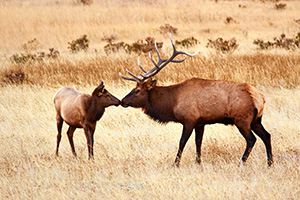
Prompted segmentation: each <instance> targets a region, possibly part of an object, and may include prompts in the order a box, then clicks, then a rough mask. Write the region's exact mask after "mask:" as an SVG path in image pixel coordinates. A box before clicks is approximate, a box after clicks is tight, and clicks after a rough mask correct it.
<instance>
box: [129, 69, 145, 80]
mask: <svg viewBox="0 0 300 200" xmlns="http://www.w3.org/2000/svg"><path fill="white" fill-rule="evenodd" d="M126 71H127V73H128V74H129V75H130V76H132V77H133V78H134V79H136V80H138V81H139V82H142V81H143V78H141V77H138V76H136V75H134V74H133V73H132V72H130V71H129V70H128V69H126Z"/></svg>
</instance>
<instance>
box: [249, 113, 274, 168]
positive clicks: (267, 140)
mask: <svg viewBox="0 0 300 200" xmlns="http://www.w3.org/2000/svg"><path fill="white" fill-rule="evenodd" d="M251 128H252V130H253V131H254V132H255V133H256V134H257V135H258V136H259V137H260V138H261V139H262V141H263V142H264V144H265V146H266V150H267V157H268V165H269V166H271V165H272V164H273V155H272V146H271V135H270V134H269V133H268V131H266V130H265V128H264V127H263V125H262V124H261V117H260V118H258V119H257V120H256V121H255V122H253V123H252V124H251Z"/></svg>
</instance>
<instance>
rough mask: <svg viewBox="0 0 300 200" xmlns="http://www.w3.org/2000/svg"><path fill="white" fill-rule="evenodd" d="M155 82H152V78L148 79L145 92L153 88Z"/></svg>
mask: <svg viewBox="0 0 300 200" xmlns="http://www.w3.org/2000/svg"><path fill="white" fill-rule="evenodd" d="M156 82H157V81H156V80H152V78H149V79H148V80H147V81H146V83H145V86H146V88H147V90H151V89H152V88H154V87H155V86H156Z"/></svg>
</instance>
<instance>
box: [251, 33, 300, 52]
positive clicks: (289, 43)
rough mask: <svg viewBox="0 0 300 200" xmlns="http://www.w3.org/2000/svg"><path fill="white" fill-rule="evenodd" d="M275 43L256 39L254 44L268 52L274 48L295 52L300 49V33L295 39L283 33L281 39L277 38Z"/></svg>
mask: <svg viewBox="0 0 300 200" xmlns="http://www.w3.org/2000/svg"><path fill="white" fill-rule="evenodd" d="M273 40H274V41H273V42H270V41H267V42H264V41H263V40H261V39H256V40H254V41H253V44H255V45H258V47H259V49H261V50H267V49H273V48H283V49H286V50H294V49H296V48H300V32H299V33H297V35H296V36H295V37H294V38H287V37H286V35H285V34H284V33H283V34H281V35H280V37H275V38H274V39H273Z"/></svg>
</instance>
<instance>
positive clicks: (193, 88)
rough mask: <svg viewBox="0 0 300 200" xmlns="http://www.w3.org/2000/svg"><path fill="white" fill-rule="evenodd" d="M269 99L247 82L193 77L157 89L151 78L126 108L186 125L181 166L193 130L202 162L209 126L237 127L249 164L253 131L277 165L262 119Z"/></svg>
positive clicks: (128, 100) (132, 95)
mask: <svg viewBox="0 0 300 200" xmlns="http://www.w3.org/2000/svg"><path fill="white" fill-rule="evenodd" d="M264 103H265V99H264V96H263V95H262V94H261V93H260V92H258V91H257V90H256V89H255V88H254V87H252V86H250V85H249V84H246V83H236V82H231V81H215V80H205V79H199V78H192V79H189V80H186V81H184V82H182V83H180V84H176V85H171V86H167V87H159V86H156V81H155V80H154V81H153V80H152V79H151V78H150V79H148V80H147V81H146V82H143V83H137V85H136V88H134V89H133V90H132V91H131V92H130V93H129V94H128V95H127V96H126V97H124V98H123V99H122V106H124V107H127V106H132V107H136V108H142V110H143V111H144V112H145V113H146V114H147V115H148V116H150V117H151V118H152V119H154V120H156V121H158V122H162V123H167V122H169V121H174V122H179V123H181V124H183V133H182V137H181V140H180V144H179V150H178V154H177V157H176V160H175V162H176V164H177V165H179V162H180V157H181V154H182V151H183V148H184V146H185V144H186V142H187V140H188V139H189V137H190V135H191V133H192V131H193V129H195V132H196V146H197V161H198V162H199V163H200V156H201V143H202V137H203V131H204V126H205V125H206V124H214V123H223V124H234V125H236V126H237V128H238V129H239V131H240V132H241V134H242V135H243V136H244V138H245V139H246V141H247V147H246V151H245V153H244V155H243V158H242V160H243V161H244V162H245V161H246V160H247V158H248V156H249V154H250V151H251V149H252V147H253V146H254V143H255V141H256V138H255V136H254V135H253V133H252V131H251V129H252V130H253V131H254V132H255V133H256V134H257V135H258V136H259V137H261V138H262V140H263V141H264V143H265V145H266V149H267V156H268V164H269V165H271V164H272V162H273V159H272V151H271V141H270V134H269V133H268V132H267V131H266V130H265V129H264V128H263V126H262V124H261V117H262V114H263V109H264Z"/></svg>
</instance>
